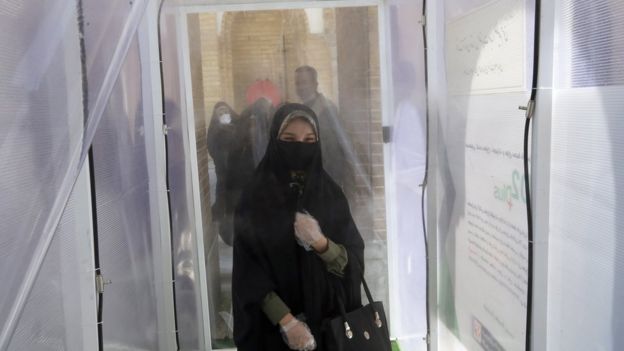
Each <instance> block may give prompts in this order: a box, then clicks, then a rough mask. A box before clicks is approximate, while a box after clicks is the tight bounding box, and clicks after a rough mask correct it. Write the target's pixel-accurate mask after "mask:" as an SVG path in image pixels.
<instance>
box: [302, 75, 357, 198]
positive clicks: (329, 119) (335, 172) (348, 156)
mask: <svg viewBox="0 0 624 351" xmlns="http://www.w3.org/2000/svg"><path fill="white" fill-rule="evenodd" d="M295 86H296V90H297V95H298V96H299V98H300V99H301V101H302V102H303V104H304V105H306V106H308V107H309V108H311V109H312V110H313V111H314V113H315V114H316V116H317V117H318V120H319V132H320V134H321V135H322V136H323V143H322V146H321V147H322V148H323V150H322V152H323V168H325V170H326V171H327V173H329V175H330V176H331V177H332V179H333V180H334V181H335V182H336V183H338V185H339V186H340V187H342V188H343V191H345V192H346V193H347V195H349V193H350V192H351V191H352V190H353V188H354V186H353V183H354V179H353V170H354V169H355V165H356V163H357V161H356V160H357V159H356V157H355V152H354V151H353V147H352V146H351V142H350V141H349V139H348V138H347V135H346V133H345V132H344V128H343V127H342V124H341V123H340V120H339V119H338V108H337V107H336V104H334V103H333V102H332V101H331V100H329V99H328V98H326V97H325V96H324V95H323V94H321V93H319V92H318V73H317V71H316V69H314V68H313V67H311V66H301V67H299V68H297V69H296V70H295Z"/></svg>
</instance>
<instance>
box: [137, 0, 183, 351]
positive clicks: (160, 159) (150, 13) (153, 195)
mask: <svg viewBox="0 0 624 351" xmlns="http://www.w3.org/2000/svg"><path fill="white" fill-rule="evenodd" d="M158 6H159V5H158V1H157V0H151V1H150V2H149V4H148V5H147V8H146V12H145V15H144V17H143V21H142V22H141V25H140V26H139V31H138V36H139V40H138V42H139V52H140V57H141V88H142V89H141V91H142V94H143V129H144V135H145V150H146V158H147V171H148V176H149V179H150V181H149V198H150V217H151V222H150V225H151V228H152V233H153V235H154V236H155V237H154V240H153V258H154V273H155V279H156V291H155V293H156V299H157V301H158V311H157V318H158V325H159V326H164V330H165V331H164V332H162V330H161V331H160V332H159V336H158V338H159V340H158V341H159V345H160V347H161V348H162V349H163V350H174V349H176V341H175V336H176V327H175V308H174V301H173V281H172V279H173V277H172V269H173V268H172V265H173V263H172V257H171V231H170V228H171V227H170V222H169V203H168V198H167V180H166V179H165V177H166V174H167V170H166V167H167V161H166V159H165V158H166V152H165V137H164V134H163V123H162V121H163V115H162V114H163V111H162V90H161V85H160V79H161V77H160V58H159V53H158V45H159V43H158V27H157V26H158Z"/></svg>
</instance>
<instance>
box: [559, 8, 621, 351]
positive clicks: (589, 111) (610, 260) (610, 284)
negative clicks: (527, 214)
mask: <svg viewBox="0 0 624 351" xmlns="http://www.w3.org/2000/svg"><path fill="white" fill-rule="evenodd" d="M554 14H555V15H554V30H555V40H556V42H557V43H558V45H557V46H555V48H554V62H555V65H554V72H553V73H554V75H553V78H554V80H553V101H552V152H551V179H550V182H551V183H550V184H551V187H550V218H549V219H550V235H549V251H548V252H549V270H548V280H549V291H548V317H547V318H548V330H549V338H548V345H547V346H548V349H553V350H589V349H591V350H620V349H622V348H623V347H624V335H623V334H622V330H624V317H623V316H624V306H623V305H622V301H624V241H623V240H624V239H623V237H622V233H623V232H624V200H623V197H622V187H623V186H624V172H623V168H622V164H623V162H624V147H623V145H622V135H623V133H624V122H623V120H622V111H623V110H624V98H623V97H624V70H623V69H622V67H624V61H623V57H624V3H622V2H621V1H617V0H611V1H609V0H603V1H594V2H591V3H587V2H584V1H576V0H560V1H556V3H555V11H554Z"/></svg>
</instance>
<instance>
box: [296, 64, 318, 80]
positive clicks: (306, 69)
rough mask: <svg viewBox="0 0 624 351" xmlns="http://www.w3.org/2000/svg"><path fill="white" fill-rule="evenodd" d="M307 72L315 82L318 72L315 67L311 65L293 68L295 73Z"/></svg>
mask: <svg viewBox="0 0 624 351" xmlns="http://www.w3.org/2000/svg"><path fill="white" fill-rule="evenodd" d="M302 72H305V73H309V74H311V75H312V79H314V81H315V82H318V72H317V71H316V69H315V68H314V67H312V66H308V65H305V66H300V67H298V68H297V69H296V70H295V73H302Z"/></svg>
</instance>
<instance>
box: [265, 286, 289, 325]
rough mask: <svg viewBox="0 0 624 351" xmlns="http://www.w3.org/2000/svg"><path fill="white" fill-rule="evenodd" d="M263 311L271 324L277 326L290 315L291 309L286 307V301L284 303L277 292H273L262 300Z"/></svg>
mask: <svg viewBox="0 0 624 351" xmlns="http://www.w3.org/2000/svg"><path fill="white" fill-rule="evenodd" d="M262 311H263V312H264V314H266V316H267V318H269V320H270V321H271V323H273V324H274V325H277V324H278V323H279V321H280V320H282V318H284V316H285V315H287V314H288V313H290V308H288V306H286V304H285V303H284V301H282V299H281V298H280V297H279V296H277V294H276V293H275V292H273V291H271V292H270V293H268V294H267V295H266V296H265V297H264V300H262Z"/></svg>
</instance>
